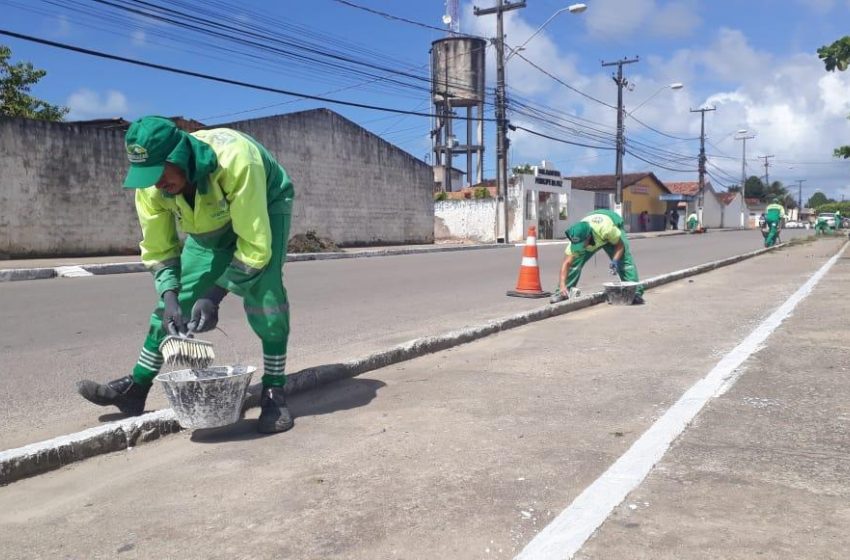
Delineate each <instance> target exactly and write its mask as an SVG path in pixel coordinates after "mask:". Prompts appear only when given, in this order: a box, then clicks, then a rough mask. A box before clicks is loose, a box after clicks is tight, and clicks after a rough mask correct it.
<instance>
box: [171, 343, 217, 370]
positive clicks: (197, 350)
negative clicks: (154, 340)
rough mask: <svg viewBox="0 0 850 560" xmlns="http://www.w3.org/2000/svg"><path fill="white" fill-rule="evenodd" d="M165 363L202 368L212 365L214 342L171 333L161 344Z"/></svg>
mask: <svg viewBox="0 0 850 560" xmlns="http://www.w3.org/2000/svg"><path fill="white" fill-rule="evenodd" d="M159 351H160V353H161V354H162V357H163V359H164V360H165V363H167V364H174V365H182V366H187V367H190V368H192V369H202V368H205V367H209V366H210V365H212V363H213V360H215V351H214V349H213V344H212V342H207V341H206V340H199V339H197V338H194V337H192V336H191V335H188V336H187V335H178V336H174V335H169V336H167V337H165V340H163V341H162V343H160V345H159Z"/></svg>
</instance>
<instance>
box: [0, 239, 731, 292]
mask: <svg viewBox="0 0 850 560" xmlns="http://www.w3.org/2000/svg"><path fill="white" fill-rule="evenodd" d="M718 231H720V230H718ZM724 231H725V230H724ZM729 231H737V230H734V229H730V230H729ZM684 233H685V232H683V231H678V230H676V231H673V230H671V231H656V232H646V233H632V234H629V239H646V238H653V237H663V236H668V235H682V234H684ZM538 243H539V244H540V245H546V244H550V243H555V244H558V243H564V241H563V240H561V241H558V240H554V241H548V240H540V241H538ZM519 245H522V243H516V244H515V243H510V244H508V245H504V244H495V243H472V242H462V241H458V242H451V241H447V242H439V243H434V244H429V245H394V246H380V247H349V248H345V249H343V250H341V251H339V252H330V253H292V254H289V255H288V256H287V259H286V262H301V261H319V260H335V259H350V258H364V257H384V256H390V255H414V254H421V253H443V252H453V251H477V250H487V249H506V248H510V247H515V246H519ZM136 272H146V269H145V267H144V266H143V265H142V263H141V261H140V260H139V256H138V255H120V256H97V257H57V258H36V259H7V260H0V282H11V281H19V280H46V279H51V278H65V277H69V278H77V277H81V276H95V275H101V274H128V273H136Z"/></svg>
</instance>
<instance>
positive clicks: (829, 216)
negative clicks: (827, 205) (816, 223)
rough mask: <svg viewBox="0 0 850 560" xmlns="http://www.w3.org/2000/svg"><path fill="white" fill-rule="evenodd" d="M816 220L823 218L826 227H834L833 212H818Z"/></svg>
mask: <svg viewBox="0 0 850 560" xmlns="http://www.w3.org/2000/svg"><path fill="white" fill-rule="evenodd" d="M817 219H818V220H820V219H824V220H826V227H830V228H834V227H835V212H821V213H820V214H818V218H817Z"/></svg>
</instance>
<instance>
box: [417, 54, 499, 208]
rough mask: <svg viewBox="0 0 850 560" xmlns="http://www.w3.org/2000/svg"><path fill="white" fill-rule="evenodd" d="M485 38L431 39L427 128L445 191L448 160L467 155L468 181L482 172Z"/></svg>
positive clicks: (449, 181)
mask: <svg viewBox="0 0 850 560" xmlns="http://www.w3.org/2000/svg"><path fill="white" fill-rule="evenodd" d="M486 49H487V43H486V42H485V41H484V39H476V38H471V37H445V38H443V39H439V40H437V41H434V42H433V43H431V99H432V100H433V103H434V114H435V115H436V116H435V117H434V119H433V123H432V127H431V137H432V139H433V141H432V144H433V150H434V166H435V168H441V170H442V175H443V181H442V183H443V190H446V191H450V190H452V173H451V170H452V168H453V163H452V160H453V158H454V156H456V155H466V182H467V184H470V185H471V184H477V183H480V182H481V181H482V180H483V173H484V99H485V97H484V96H485V90H484V84H485V81H484V60H485V57H484V55H485V52H486Z"/></svg>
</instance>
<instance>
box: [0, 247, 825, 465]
mask: <svg viewBox="0 0 850 560" xmlns="http://www.w3.org/2000/svg"><path fill="white" fill-rule="evenodd" d="M808 233H809V232H807V231H805V230H801V231H792V230H789V231H786V232H784V233H783V237H784V238H785V239H786V240H789V239H791V238H793V237H799V236H804V235H807V234H808ZM761 242H762V239H761V235H760V234H759V233H758V232H752V231H750V232H715V233H709V234H707V235H682V236H671V237H659V238H651V239H641V240H634V241H633V242H632V248H633V252H634V254H635V258H636V261H637V266H638V270H639V272H640V274H641V276H642V277H644V278H645V277H650V276H655V275H658V274H662V273H665V272H670V271H673V270H678V269H681V268H686V267H689V266H694V265H697V264H700V263H704V262H708V261H712V260H716V259H720V258H724V257H728V256H732V255H736V254H740V253H744V252H747V251H751V250H754V249H758V248H759V247H760V246H761ZM563 249H564V246H563V245H550V246H541V247H540V265H541V270H542V277H543V283H544V286H545V287H547V288H551V287H553V286H554V285H555V283H556V279H557V271H558V268H559V266H560V260H561V255H562V252H563ZM521 251H522V249H521V248H515V249H505V250H491V251H468V252H459V253H434V254H419V255H405V256H394V257H379V258H362V259H344V260H336V261H320V262H301V263H289V264H287V265H286V268H285V283H286V286H287V288H288V290H289V293H290V299H291V304H292V335H291V338H290V345H289V360H288V364H287V368H288V370H289V371H290V372H294V371H298V370H300V369H302V368H305V367H308V366H314V365H319V364H327V363H335V362H340V361H346V360H349V359H352V358H356V357H359V356H362V355H365V354H368V353H370V352H372V351H376V350H381V349H385V348H387V347H390V346H393V345H395V344H399V343H402V342H405V341H407V340H410V339H413V338H417V337H421V336H428V335H434V334H439V333H443V332H446V331H449V330H452V329H456V328H461V327H464V326H468V325H476V324H480V323H482V322H485V321H487V320H489V319H493V318H497V317H502V316H505V315H509V314H512V313H516V312H519V311H523V310H527V309H532V308H535V307H538V306H541V305H548V303H547V300H528V299H520V298H510V297H506V296H505V291H506V290H508V289H512V288H513V287H514V286H515V283H516V278H517V272H518V269H519V262H520V259H521ZM607 267H608V263H607V258H606V257H605V256H604V255H603V254H601V253H600V255H599V256H598V257H597V258H596V259H595V260H594V261H591V262H590V263H588V265H587V266H586V267H585V270H584V275H583V278H582V282H581V284H580V286H581V287H582V288H583V289H584V290H585V291H590V290H595V289H599V285H600V284H601V283H602V282H603V281H607V279H608V276H607ZM742 282H746V279H742ZM154 301H155V294H154V291H153V287H152V282H151V278H150V276H149V275H148V274H146V273H140V274H125V275H114V276H100V277H98V276H95V277H87V278H68V279H55V280H37V281H30V282H8V283H3V284H0V309H2V310H3V311H2V318H3V320H2V322H0V372H2V373H0V398H2V401H3V407H2V409H0V425H2V426H3V430H2V432H0V449H8V448H11V447H17V446H20V445H25V444H27V443H33V442H36V441H40V440H43V439H46V438H48V437H53V436H57V435H62V434H67V433H70V432H74V431H78V430H80V429H83V428H86V427H91V426H93V425H95V424H96V423H97V422H98V421H99V420H109V419H114V418H116V417H118V416H117V415H115V414H110V413H109V412H111V409H102V408H98V407H95V406H93V405H90V404H88V403H86V402H84V401H83V400H82V399H81V398H79V397H78V396H77V395H76V393H75V392H74V382H75V381H76V380H78V379H81V378H91V379H95V380H98V381H107V380H110V379H113V378H116V377H120V376H123V375H126V374H127V373H129V372H130V370H131V369H132V366H133V364H134V363H135V360H136V358H137V356H138V350H139V347H140V345H141V342H142V340H143V337H144V334H145V331H146V326H147V318H148V316H149V313H150V310H151V309H152V306H153V303H154ZM648 302H649V305H651V304H652V294H651V293H650V294H649V296H648ZM222 316H223V318H222V320H221V322H220V327H221V328H222V329H223V330H224V331H225V332H226V333H227V337H224V336H223V335H221V334H220V333H218V332H216V333H213V334H212V335H211V336H210V337H209V338H210V340H212V341H213V342H215V343H216V351H217V355H218V357H219V363H235V362H236V361H241V362H243V363H256V364H257V365H261V352H260V347H259V342H258V341H257V339H256V338H255V337H254V335H253V333H252V332H251V331H250V329H249V328H248V326H247V323H246V322H245V320H244V317H243V312H242V309H241V302H240V300H238V299H237V298H235V297H229V298H227V299H226V300H225V302H224V304H223V310H222ZM148 404H149V409H156V408H161V407H163V406H164V405H165V400H164V397H163V396H162V394H161V392H160V391H158V390H155V391H153V392H152V396H151V398H149V401H148Z"/></svg>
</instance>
